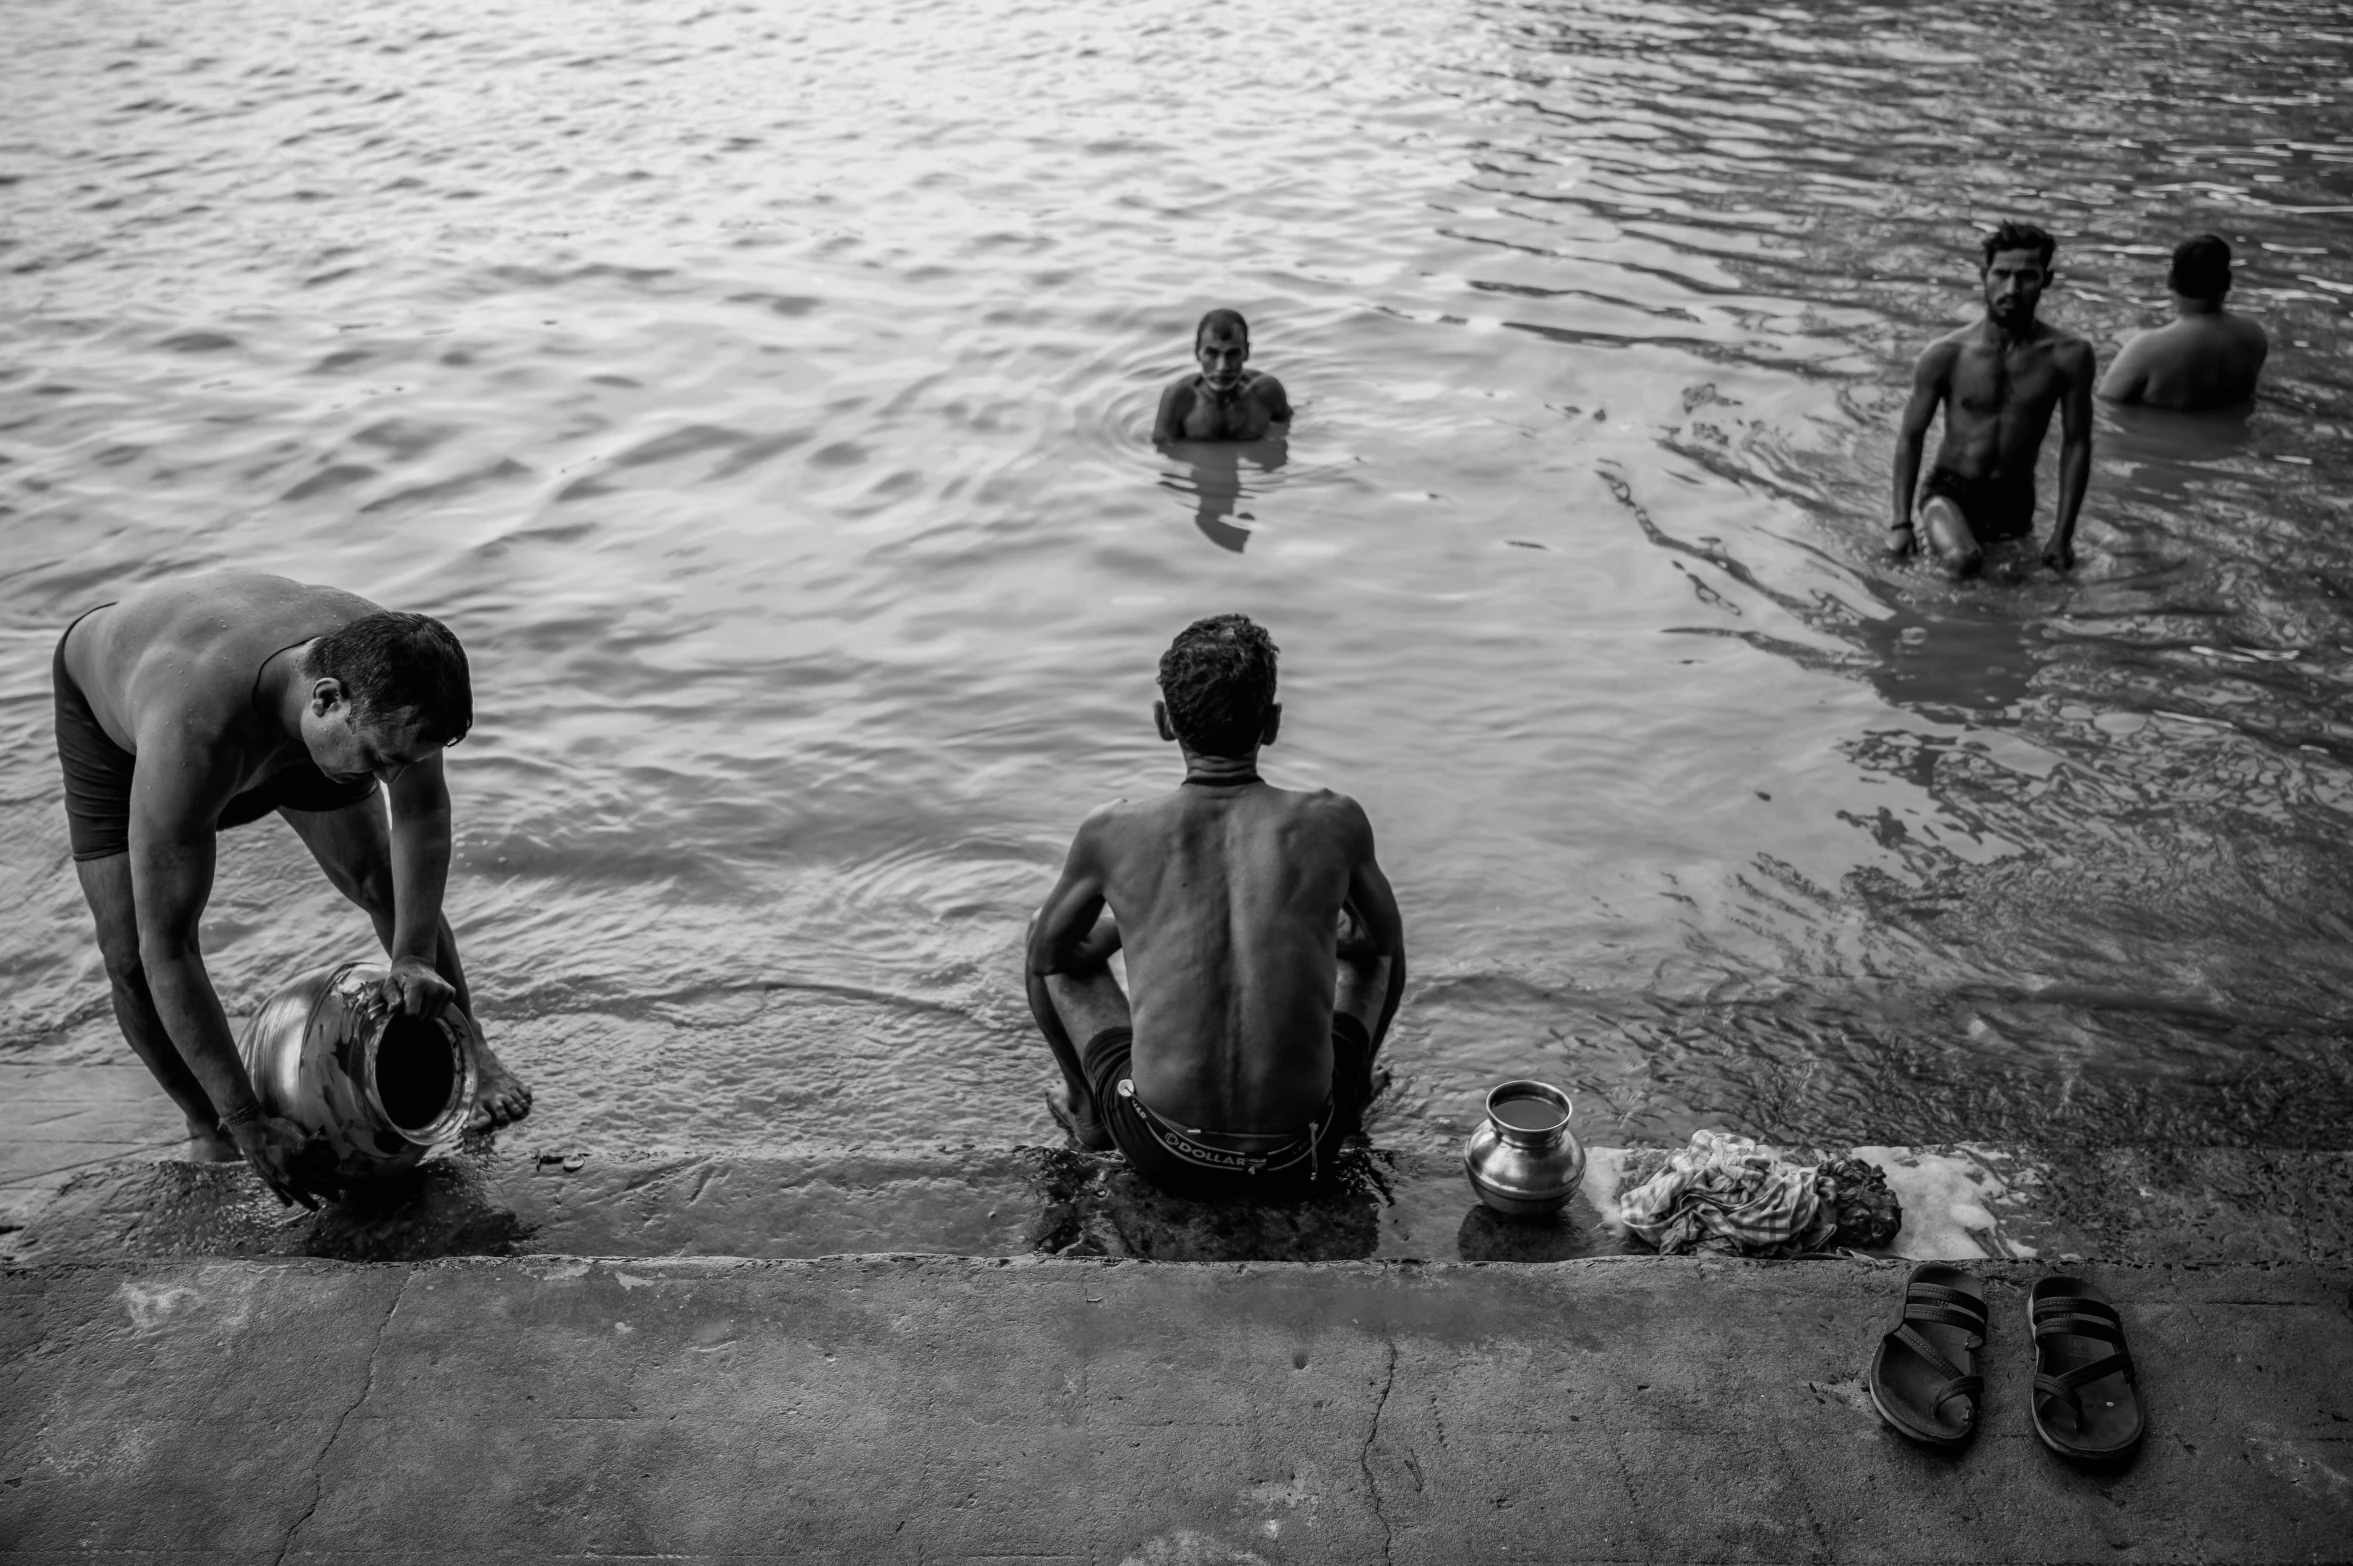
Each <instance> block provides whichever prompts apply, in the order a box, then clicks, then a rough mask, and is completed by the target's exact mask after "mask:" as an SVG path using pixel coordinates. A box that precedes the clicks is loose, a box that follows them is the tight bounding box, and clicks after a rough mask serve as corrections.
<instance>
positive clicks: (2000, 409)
mask: <svg viewBox="0 0 2353 1566" xmlns="http://www.w3.org/2000/svg"><path fill="white" fill-rule="evenodd" d="M2058 248H2059V245H2058V241H2056V240H2054V239H2053V238H2051V236H2050V235H2048V234H2046V233H2044V232H2043V231H2042V230H2041V229H2039V228H2036V227H2034V226H2033V225H2032V224H2030V223H2004V224H2003V225H2002V226H2001V227H2000V228H1997V229H1995V230H1994V231H1993V232H1992V233H1991V234H1988V235H1987V236H1986V238H1985V247H1984V249H1985V254H1984V259H1983V261H1981V262H1980V263H1979V266H1978V276H1979V278H1980V280H1981V283H1982V286H1983V288H1984V291H1985V317H1984V319H1983V320H1981V321H1979V322H1977V323H1976V324H1975V325H1974V326H1967V327H1963V328H1962V329H1961V330H1960V331H1957V332H1955V333H1953V334H1952V335H1951V336H1950V337H1945V338H1940V339H1939V340H1937V341H1936V342H1933V343H1931V344H1929V345H1928V349H1927V351H1926V352H1925V353H1923V354H1921V355H1920V360H1919V363H1917V364H1916V365H1914V366H1913V368H1912V400H1911V402H1910V403H1909V404H1907V405H1906V406H1905V408H1904V417H1903V424H1902V426H1901V428H1900V429H1899V430H1898V432H1897V435H1896V445H1895V521H1894V522H1893V523H1891V524H1890V525H1889V529H1888V534H1889V536H1888V548H1889V551H1890V553H1892V554H1895V555H1898V556H1902V555H1908V554H1910V553H1911V552H1912V551H1913V550H1914V549H1915V548H1917V547H1918V544H1919V538H1918V535H1919V533H1920V531H1922V530H1925V531H1926V532H1927V534H1928V546H1929V548H1930V549H1931V550H1933V551H1934V552H1935V554H1936V557H1937V559H1938V560H1939V561H1940V562H1941V563H1942V564H1943V565H1944V567H1945V569H1947V570H1948V571H1950V572H1952V574H1954V575H1955V576H1966V575H1968V574H1969V573H1970V572H1972V571H1975V570H1976V569H1977V568H1978V566H1979V565H1980V564H1982V563H1983V561H1984V552H1983V550H1982V549H1981V548H1980V546H1981V545H1984V544H1988V543H1992V542H1995V541H1996V540H2000V539H2010V538H2026V537H2029V536H2031V535H2032V534H2033V532H2034V465H2035V459H2036V458H2037V457H2038V456H2039V455H2040V454H2041V451H2042V443H2043V436H2044V435H2045V434H2046V433H2048V432H2049V430H2050V427H2051V411H2052V410H2053V409H2054V408H2056V409H2058V410H2059V411H2060V431H2061V441H2062V444H2061V448H2060V453H2059V516H2058V520H2057V521H2056V522H2055V523H2054V524H2053V525H2052V527H2051V538H2050V542H2049V543H2047V544H2045V545H2044V546H2043V563H2044V564H2046V565H2049V566H2052V567H2054V568H2055V569H2057V570H2061V571H2065V570H2068V569H2070V568H2071V567H2073V566H2074V564H2075V516H2076V513H2077V512H2078V511H2080V510H2081V509H2082V508H2083V492H2084V487H2085V486H2086V485H2087V484H2088V483H2090V481H2091V473H2092V371H2093V368H2094V364H2093V359H2092V350H2091V345H2090V344H2089V343H2086V342H2085V341H2084V340H2083V339H2082V338H2080V337H2077V336H2076V335H2075V334H2074V333H2072V332H2063V331H2061V330H2059V329H2058V328H2057V327H2054V326H2047V325H2045V324H2044V323H2042V322H2040V321H2038V320H2036V319H2035V314H2034V313H2035V308H2036V306H2037V305H2039V304H2040V303H2041V302H2042V296H2043V290H2044V289H2045V288H2048V287H2049V286H2050V282H2051V277H2052V272H2051V257H2052V256H2053V255H2054V254H2056V253H2057V251H2058ZM1939 405H1941V406H1942V407H1943V408H1944V440H1943V442H1942V443H1941V444H1940V445H1939V446H1938V447H1937V451H1936V463H1935V465H1934V466H1933V467H1931V468H1930V469H1929V470H1928V478H1927V481H1926V482H1925V483H1918V480H1919V477H1920V447H1921V443H1922V442H1923V441H1924V440H1925V439H1926V438H1927V435H1928V424H1929V421H1930V420H1931V419H1932V418H1934V417H1935V415H1936V410H1937V408H1938V407H1939ZM1916 484H1917V487H1918V490H1919V521H1918V523H1917V525H1915V523H1914V521H1913V509H1912V508H1913V491H1914V488H1915V485H1916Z"/></svg>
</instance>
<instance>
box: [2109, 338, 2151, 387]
mask: <svg viewBox="0 0 2353 1566" xmlns="http://www.w3.org/2000/svg"><path fill="white" fill-rule="evenodd" d="M2155 336H2156V333H2154V332H2143V333H2141V334H2140V335H2139V336H2138V337H2135V338H2134V339H2133V340H2132V341H2131V342H2128V343H2126V344H2125V345H2124V346H2123V347H2122V348H2120V349H2118V350H2117V351H2116V362H2115V363H2114V364H2111V365H2109V366H2108V373H2107V374H2106V375H2103V376H2101V377H2100V390H2099V396H2100V400H2101V401H2103V402H2138V401H2140V400H2141V398H2142V397H2143V396H2145V395H2146V394H2147V392H2148V389H2149V357H2150V355H2151V353H2152V352H2154V350H2153V349H2152V348H2151V346H2150V342H2151V339H2153V338H2154V337H2155Z"/></svg>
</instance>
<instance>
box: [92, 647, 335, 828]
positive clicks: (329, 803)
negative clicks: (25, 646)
mask: <svg viewBox="0 0 2353 1566" xmlns="http://www.w3.org/2000/svg"><path fill="white" fill-rule="evenodd" d="M74 623H75V624H76V625H78V624H80V623H81V622H80V621H78V620H77V621H75V622H74ZM72 634H73V626H70V625H69V626H67V627H66V636H71V635H72ZM49 677H50V680H51V682H52V683H53V684H54V685H55V687H56V691H57V761H58V765H59V766H61V767H63V768H64V769H65V826H66V833H67V835H68V837H70V838H71V839H72V842H73V849H74V858H75V859H77V860H81V859H107V858H111V857H112V856H114V855H116V854H123V853H128V852H130V848H131V772H132V769H133V768H134V767H135V766H136V765H137V764H138V757H136V756H134V755H132V754H131V753H130V752H129V751H127V750H125V749H123V748H122V747H121V746H120V745H117V744H116V743H115V742H114V741H113V740H111V739H109V738H107V737H106V730H104V729H102V728H100V727H99V726H98V715H97V714H96V713H94V712H92V711H91V710H90V701H89V698H88V697H86V696H84V695H83V694H82V688H81V687H80V686H79V685H76V684H75V683H74V677H73V676H72V675H71V674H69V673H67V672H66V668H65V636H60V637H59V638H58V639H57V651H56V653H55V654H54V655H53V656H52V657H51V658H50V660H49ZM375 792H376V780H375V779H374V778H373V777H369V778H364V779H362V780H361V781H359V782H357V783H338V782H336V781H335V780H334V779H333V778H331V777H329V776H327V774H325V773H324V772H321V771H320V770H319V769H318V768H317V766H315V765H313V764H312V763H310V762H308V761H298V762H296V763H295V764H294V765H293V766H291V767H285V768H281V769H280V770H279V771H276V772H273V773H271V774H270V775H269V776H268V777H266V778H264V779H262V781H261V782H259V783H257V784H255V785H254V786H253V787H252V788H249V789H247V790H246V791H245V792H244V793H242V794H239V795H237V796H236V797H235V798H233V799H231V800H230V801H229V802H228V803H227V804H226V805H223V806H222V807H221V814H220V819H219V820H217V821H215V822H214V823H213V826H214V829H215V830H216V831H217V830H219V829H221V828H223V827H234V826H243V825H245V823H246V822H248V821H259V820H260V819H261V818H262V817H264V816H266V815H268V814H269V813H270V812H271V811H273V810H278V809H281V808H282V809H286V810H341V809H342V808H343V807H344V806H345V805H355V804H358V803H359V802H360V801H361V800H363V799H366V798H367V797H368V796H369V795H370V794H373V793H375Z"/></svg>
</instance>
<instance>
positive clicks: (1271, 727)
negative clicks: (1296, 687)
mask: <svg viewBox="0 0 2353 1566" xmlns="http://www.w3.org/2000/svg"><path fill="white" fill-rule="evenodd" d="M1282 726H1283V704H1282V703H1281V702H1279V701H1278V702H1276V703H1274V704H1273V705H1271V706H1269V707H1268V708H1267V709H1266V726H1265V727H1264V728H1262V729H1260V730H1259V731H1258V743H1259V745H1260V747H1261V748H1264V747H1265V746H1268V745H1272V744H1273V743H1274V742H1275V731H1276V730H1278V729H1280V728H1281V727H1282Z"/></svg>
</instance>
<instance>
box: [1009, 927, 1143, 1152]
mask: <svg viewBox="0 0 2353 1566" xmlns="http://www.w3.org/2000/svg"><path fill="white" fill-rule="evenodd" d="M1110 922H1111V916H1110V914H1108V913H1105V914H1104V915H1103V918H1102V923H1103V924H1104V925H1109V924H1110ZM1030 925H1031V928H1032V929H1033V930H1034V929H1035V928H1036V925H1037V921H1036V920H1035V919H1033V920H1031V921H1030ZM1086 944H1087V946H1088V947H1089V948H1090V949H1091V950H1092V949H1103V950H1106V951H1107V950H1108V949H1109V948H1110V947H1111V946H1115V945H1116V944H1117V942H1116V938H1115V937H1113V938H1109V939H1090V940H1089V941H1088V942H1087V943H1086ZM1024 971H1025V974H1026V976H1027V978H1028V980H1029V1009H1030V1014H1031V1015H1032V1016H1034V1017H1036V1018H1037V1020H1038V1031H1039V1032H1041V1033H1043V1034H1045V1035H1046V1046H1047V1047H1048V1048H1049V1049H1051V1050H1052V1051H1053V1052H1054V1064H1056V1065H1057V1066H1059V1067H1061V1068H1062V1089H1061V1091H1059V1092H1049V1093H1048V1094H1047V1095H1046V1107H1047V1109H1048V1110H1050V1111H1051V1112H1052V1113H1053V1116H1054V1119H1055V1122H1056V1123H1057V1124H1059V1125H1060V1126H1061V1127H1062V1129H1063V1130H1065V1131H1067V1132H1069V1133H1070V1139H1071V1141H1073V1142H1074V1143H1076V1144H1077V1145H1078V1146H1080V1147H1084V1148H1089V1149H1092V1150H1094V1151H1096V1152H1101V1151H1103V1150H1105V1149H1107V1148H1109V1147H1110V1146H1111V1133H1110V1132H1109V1131H1107V1130H1105V1129H1104V1128H1103V1117H1102V1115H1101V1113H1100V1110H1099V1106H1097V1104H1096V1103H1095V1095H1094V1091H1093V1089H1091V1088H1090V1087H1088V1085H1087V1074H1086V1066H1085V1062H1084V1060H1083V1058H1082V1056H1081V1051H1082V1050H1084V1049H1085V1047H1086V1045H1087V1044H1088V1042H1089V1041H1090V1040H1092V1039H1094V1038H1095V1037H1096V1036H1097V1035H1098V1034H1101V1033H1102V1032H1103V1031H1104V1030H1105V1029H1107V1028H1124V1027H1127V1026H1129V1023H1130V1018H1129V1013H1128V1004H1127V992H1126V991H1125V990H1122V989H1121V988H1120V987H1119V980H1118V978H1117V977H1116V976H1114V975H1113V973H1112V971H1111V963H1110V959H1109V957H1108V956H1105V957H1103V958H1101V959H1099V960H1094V961H1089V962H1086V963H1083V964H1081V965H1079V966H1077V967H1076V968H1073V969H1066V970H1065V971H1062V972H1057V973H1038V972H1036V971H1035V970H1034V969H1027V968H1025V970H1024Z"/></svg>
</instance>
